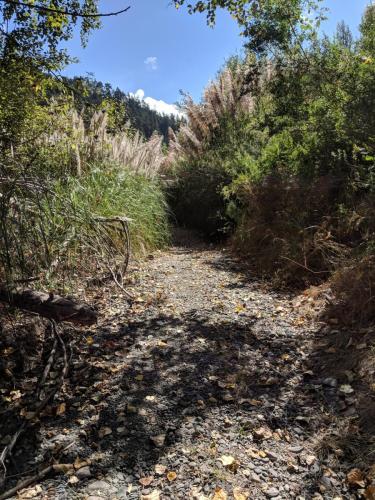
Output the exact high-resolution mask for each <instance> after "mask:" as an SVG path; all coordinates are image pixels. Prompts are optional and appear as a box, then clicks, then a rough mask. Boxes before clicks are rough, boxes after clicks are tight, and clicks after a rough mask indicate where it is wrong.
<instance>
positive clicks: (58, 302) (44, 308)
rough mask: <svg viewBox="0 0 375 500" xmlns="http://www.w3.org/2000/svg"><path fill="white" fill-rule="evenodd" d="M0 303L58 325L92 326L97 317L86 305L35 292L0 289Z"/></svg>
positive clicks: (51, 294) (50, 294)
mask: <svg viewBox="0 0 375 500" xmlns="http://www.w3.org/2000/svg"><path fill="white" fill-rule="evenodd" d="M0 301H1V302H6V303H8V304H9V305H11V306H13V307H17V308H18V309H23V310H25V311H30V312H33V313H36V314H39V315H40V316H43V317H44V318H48V319H51V320H55V321H56V322H58V323H59V322H61V321H68V322H70V323H75V324H78V325H93V324H94V323H96V321H97V317H98V314H97V312H96V311H95V310H94V309H93V308H92V307H91V306H89V305H88V304H85V303H82V302H81V303H79V302H75V301H74V300H71V299H66V298H64V297H60V296H59V295H55V294H53V293H49V294H48V293H45V292H38V291H36V290H9V289H8V288H6V287H0Z"/></svg>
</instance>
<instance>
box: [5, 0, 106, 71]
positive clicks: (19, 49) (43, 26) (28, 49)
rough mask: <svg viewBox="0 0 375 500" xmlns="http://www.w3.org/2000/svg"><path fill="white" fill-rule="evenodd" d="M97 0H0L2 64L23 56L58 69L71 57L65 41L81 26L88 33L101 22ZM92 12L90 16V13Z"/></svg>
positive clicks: (84, 38)
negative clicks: (65, 49)
mask: <svg viewBox="0 0 375 500" xmlns="http://www.w3.org/2000/svg"><path fill="white" fill-rule="evenodd" d="M97 14H98V2H97V0H55V1H54V2H52V3H51V2H50V1H48V0H40V1H39V2H37V3H36V2H33V1H29V2H28V1H25V2H18V1H17V0H14V1H13V0H12V1H11V0H4V1H2V2H1V3H0V22H1V26H3V27H5V26H6V28H1V30H0V54H1V58H2V64H3V65H6V64H8V63H9V62H11V61H12V59H14V58H17V59H20V58H22V59H23V60H27V61H28V63H29V65H36V66H37V67H38V68H39V69H44V70H46V69H47V70H49V69H55V68H56V67H58V66H60V65H61V64H62V63H64V62H66V61H67V60H68V57H67V54H66V52H65V51H64V50H62V49H60V48H59V44H60V42H61V41H66V40H69V39H70V38H71V37H72V36H73V33H74V28H75V27H76V25H79V26H80V31H81V40H82V43H83V44H84V43H85V42H86V39H87V35H88V34H89V32H90V31H91V30H93V29H96V28H98V27H99V26H100V18H99V17H95V16H96V15H97ZM87 15H89V16H87Z"/></svg>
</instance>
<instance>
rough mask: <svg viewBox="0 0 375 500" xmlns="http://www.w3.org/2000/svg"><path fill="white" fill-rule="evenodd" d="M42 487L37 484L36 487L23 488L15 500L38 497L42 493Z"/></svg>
mask: <svg viewBox="0 0 375 500" xmlns="http://www.w3.org/2000/svg"><path fill="white" fill-rule="evenodd" d="M42 491H43V490H42V487H41V486H40V485H39V484H37V485H36V486H33V487H32V488H25V489H23V490H21V491H19V492H18V495H17V498H18V499H19V500H26V499H29V498H35V497H37V496H39V495H40V494H41V493H42Z"/></svg>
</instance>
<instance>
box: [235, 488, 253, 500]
mask: <svg viewBox="0 0 375 500" xmlns="http://www.w3.org/2000/svg"><path fill="white" fill-rule="evenodd" d="M249 496H250V493H249V491H247V490H243V489H242V488H239V487H237V488H233V497H234V500H247V498H249Z"/></svg>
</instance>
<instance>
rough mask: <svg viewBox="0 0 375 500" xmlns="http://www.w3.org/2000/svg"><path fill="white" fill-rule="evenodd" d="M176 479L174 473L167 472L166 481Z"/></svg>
mask: <svg viewBox="0 0 375 500" xmlns="http://www.w3.org/2000/svg"><path fill="white" fill-rule="evenodd" d="M176 477H177V474H176V473H175V472H174V471H172V470H171V471H169V472H168V474H167V479H168V481H171V482H172V481H174V480H175V479H176Z"/></svg>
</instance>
